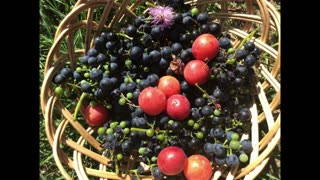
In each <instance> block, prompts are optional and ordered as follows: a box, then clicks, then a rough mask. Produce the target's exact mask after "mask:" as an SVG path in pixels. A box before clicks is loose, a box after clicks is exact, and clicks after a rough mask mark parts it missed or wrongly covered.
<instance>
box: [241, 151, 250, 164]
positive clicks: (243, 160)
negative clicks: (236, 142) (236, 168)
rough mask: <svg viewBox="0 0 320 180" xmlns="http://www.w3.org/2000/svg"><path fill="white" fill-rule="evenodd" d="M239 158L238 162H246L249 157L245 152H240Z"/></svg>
mask: <svg viewBox="0 0 320 180" xmlns="http://www.w3.org/2000/svg"><path fill="white" fill-rule="evenodd" d="M239 160H240V162H243V163H246V162H247V161H248V160H249V157H248V155H247V154H245V153H242V154H240V156H239Z"/></svg>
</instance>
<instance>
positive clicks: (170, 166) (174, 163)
mask: <svg viewBox="0 0 320 180" xmlns="http://www.w3.org/2000/svg"><path fill="white" fill-rule="evenodd" d="M186 162H187V156H186V154H185V153H184V151H183V150H182V149H181V148H179V147H177V146H168V147H165V148H163V149H162V150H161V151H160V153H159V155H158V158H157V165H158V168H159V170H160V171H161V172H162V173H163V174H165V175H168V176H173V175H177V174H179V173H180V172H182V171H183V168H184V167H185V164H186Z"/></svg>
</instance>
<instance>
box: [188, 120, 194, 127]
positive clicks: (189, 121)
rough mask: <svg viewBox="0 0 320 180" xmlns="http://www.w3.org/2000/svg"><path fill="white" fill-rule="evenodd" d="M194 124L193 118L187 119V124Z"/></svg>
mask: <svg viewBox="0 0 320 180" xmlns="http://www.w3.org/2000/svg"><path fill="white" fill-rule="evenodd" d="M193 125H194V120H193V119H189V120H188V126H191V127H192V126H193Z"/></svg>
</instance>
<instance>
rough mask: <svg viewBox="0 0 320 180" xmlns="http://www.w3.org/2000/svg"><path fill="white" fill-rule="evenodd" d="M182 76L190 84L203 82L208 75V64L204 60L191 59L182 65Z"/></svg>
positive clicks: (206, 79)
mask: <svg viewBox="0 0 320 180" xmlns="http://www.w3.org/2000/svg"><path fill="white" fill-rule="evenodd" d="M183 76H184V78H185V79H186V81H187V82H188V83H189V84H191V85H195V84H196V83H197V84H199V85H201V84H204V83H206V82H207V81H208V79H209V77H210V71H209V66H208V65H207V64H206V63H205V62H204V61H201V60H192V61H190V62H188V64H187V65H186V66H185V67H184V70H183Z"/></svg>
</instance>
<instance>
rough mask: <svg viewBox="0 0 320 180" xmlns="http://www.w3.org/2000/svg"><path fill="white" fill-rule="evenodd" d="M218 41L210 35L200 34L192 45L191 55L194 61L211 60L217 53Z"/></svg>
mask: <svg viewBox="0 0 320 180" xmlns="http://www.w3.org/2000/svg"><path fill="white" fill-rule="evenodd" d="M219 48H220V47H219V41H218V40H217V38H216V37H214V36H213V35H212V34H201V35H200V36H198V37H197V38H196V39H195V40H194V42H193V44H192V54H193V56H194V57H195V58H196V59H199V60H202V61H205V60H209V61H210V60H212V59H213V58H214V57H216V56H217V55H218V53H219Z"/></svg>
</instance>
